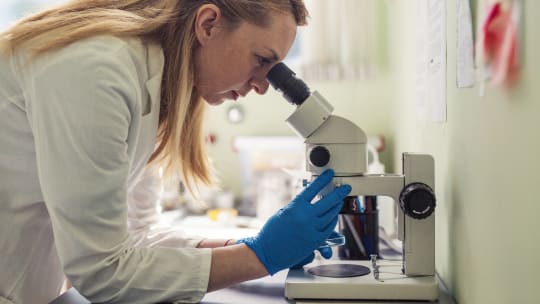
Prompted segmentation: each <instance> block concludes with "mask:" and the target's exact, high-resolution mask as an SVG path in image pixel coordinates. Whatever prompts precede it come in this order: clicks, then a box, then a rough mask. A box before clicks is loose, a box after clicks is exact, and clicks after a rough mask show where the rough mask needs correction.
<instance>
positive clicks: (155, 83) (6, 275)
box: [0, 0, 350, 303]
mask: <svg viewBox="0 0 540 304" xmlns="http://www.w3.org/2000/svg"><path fill="white" fill-rule="evenodd" d="M306 15H307V11H306V9H305V7H304V5H303V3H302V1H301V0H270V1H257V0H205V1H200V0H79V1H72V2H70V3H68V4H66V5H63V6H61V7H58V8H54V9H51V10H48V11H45V12H42V13H39V14H37V15H34V16H31V17H28V18H26V19H23V20H22V21H20V22H19V23H18V24H16V25H14V26H13V27H12V28H11V29H9V30H8V31H6V32H5V33H3V34H2V35H1V44H0V46H1V47H2V55H1V56H0V80H1V81H0V129H1V130H2V132H1V133H0V178H1V183H0V231H1V232H0V248H1V250H2V259H0V269H2V274H1V278H0V303H45V302H48V301H50V300H52V299H53V298H55V297H56V296H58V294H59V293H60V291H61V286H62V283H63V281H64V274H65V276H67V278H68V279H69V280H70V281H71V282H72V284H73V285H74V286H75V287H76V288H77V289H78V291H79V292H80V293H81V294H83V295H84V296H86V297H87V298H88V299H89V300H91V301H92V302H123V303H155V302H162V301H171V302H174V301H182V302H198V301H199V300H200V299H201V298H202V297H203V296H204V294H205V293H206V292H207V291H212V290H216V289H219V288H223V287H226V286H229V285H231V284H235V283H238V282H241V281H244V280H249V279H254V278H258V277H262V276H265V275H267V274H273V273H275V272H277V271H279V270H282V269H286V268H289V267H291V266H294V265H302V264H305V263H306V262H309V261H310V260H311V259H312V257H313V251H314V250H315V249H316V248H317V247H318V245H319V244H320V243H321V242H322V241H323V240H324V239H325V238H326V237H328V235H329V234H330V233H331V232H332V230H333V227H334V226H335V224H336V221H337V213H338V212H339V209H340V205H341V203H340V202H341V201H342V198H343V197H345V196H346V195H347V193H348V191H350V187H348V186H343V187H341V188H338V189H336V190H335V191H333V192H332V193H330V194H329V195H327V196H326V197H325V198H323V199H321V200H320V201H318V202H317V203H316V204H310V201H311V200H312V199H313V198H314V197H315V195H316V194H317V193H318V192H319V191H320V190H321V189H322V188H323V187H324V186H325V185H326V184H327V183H328V182H329V181H330V180H331V179H332V172H331V171H328V172H326V173H325V174H322V175H321V177H319V178H318V179H317V180H316V181H314V182H313V183H312V184H311V185H310V186H309V187H307V188H306V190H305V191H304V192H303V193H301V194H300V195H299V196H298V197H297V198H296V199H295V200H294V201H293V202H291V203H290V204H289V205H288V206H287V207H286V208H284V209H282V210H280V211H279V212H278V213H277V214H276V215H274V216H273V217H272V218H271V219H270V220H269V221H268V222H267V223H266V224H265V225H264V227H263V228H262V229H261V231H260V233H259V234H258V235H257V236H255V237H252V238H247V239H243V240H240V241H238V242H234V241H226V240H201V239H197V238H190V237H187V236H185V235H183V234H182V233H181V232H178V231H174V230H167V229H162V228H159V227H158V228H156V227H152V225H153V224H154V223H155V221H156V212H155V210H156V205H155V204H156V201H157V190H155V189H156V188H157V187H155V186H156V185H158V184H159V181H158V177H157V174H155V170H154V168H156V166H157V164H159V165H160V166H163V167H164V168H165V171H166V173H169V174H170V173H173V172H180V173H181V176H182V177H183V181H184V182H185V183H186V184H187V185H188V186H189V188H190V189H192V188H193V186H194V185H196V184H197V183H206V184H209V183H211V178H210V174H209V168H208V164H207V162H206V155H205V152H204V141H203V140H202V134H201V133H202V131H201V130H202V124H203V112H204V109H205V106H206V104H211V105H218V104H220V103H222V102H223V101H224V100H225V99H237V98H239V97H241V96H245V95H246V94H247V93H248V92H249V91H251V90H254V91H255V92H257V93H259V94H264V93H265V92H266V90H267V88H268V83H267V81H266V79H265V76H266V74H267V72H268V71H269V69H270V68H271V67H272V66H273V65H274V63H277V62H278V61H280V60H282V59H283V58H284V57H285V55H286V53H287V51H288V50H289V48H290V46H291V44H292V42H293V40H294V37H295V34H296V27H297V26H298V25H303V24H305V22H306ZM236 243H237V244H236ZM226 245H230V246H226Z"/></svg>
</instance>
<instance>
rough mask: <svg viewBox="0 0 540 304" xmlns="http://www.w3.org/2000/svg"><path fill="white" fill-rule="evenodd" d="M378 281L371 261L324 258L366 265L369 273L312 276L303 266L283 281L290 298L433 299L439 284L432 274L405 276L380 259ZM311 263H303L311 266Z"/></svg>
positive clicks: (392, 263)
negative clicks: (360, 274)
mask: <svg viewBox="0 0 540 304" xmlns="http://www.w3.org/2000/svg"><path fill="white" fill-rule="evenodd" d="M379 261H380V262H381V263H380V266H379V271H380V273H379V280H376V279H375V276H374V274H373V268H372V267H371V262H370V261H337V260H332V261H327V262H324V263H323V264H336V263H341V264H356V265H363V266H366V267H368V268H369V269H370V270H371V273H370V274H367V275H364V276H358V277H349V278H330V277H321V276H314V275H312V274H310V273H309V272H307V270H304V269H291V270H289V274H288V275H287V279H286V281H285V297H287V298H289V299H336V300H337V299H339V300H421V301H436V300H437V299H438V297H439V286H438V281H437V278H436V277H435V276H419V277H406V276H405V275H403V274H401V263H395V262H389V261H385V260H379ZM313 265H315V263H314V264H312V265H308V266H306V268H309V267H313Z"/></svg>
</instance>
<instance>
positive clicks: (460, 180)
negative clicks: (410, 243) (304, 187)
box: [386, 1, 540, 304]
mask: <svg viewBox="0 0 540 304" xmlns="http://www.w3.org/2000/svg"><path fill="white" fill-rule="evenodd" d="M415 2H416V1H387V2H386V4H387V9H388V21H389V33H390V36H389V41H388V44H389V50H390V58H391V59H390V64H389V66H390V68H391V74H392V75H393V80H394V82H393V83H394V86H395V92H396V94H395V95H394V96H393V97H392V98H391V99H392V103H393V106H392V111H393V119H392V120H391V124H392V127H391V129H392V133H393V134H394V138H395V150H394V151H395V153H394V161H395V162H396V163H399V162H400V154H399V152H400V151H422V152H426V153H430V154H432V155H433V156H434V157H435V165H436V193H437V196H438V206H437V211H436V216H437V224H436V238H437V242H436V247H437V248H436V266H437V270H438V272H439V274H440V275H441V276H442V278H443V280H444V281H445V283H446V284H447V285H448V287H449V289H450V290H451V292H452V293H453V294H454V296H455V298H456V299H457V301H458V302H459V303H460V304H484V303H490V304H496V303H501V304H502V303H531V304H532V303H540V292H539V291H538V290H537V288H538V286H539V285H540V277H539V276H538V273H539V271H540V259H539V256H540V254H539V253H540V237H539V233H540V220H538V217H539V216H540V199H539V197H538V194H539V190H538V189H539V188H540V178H539V177H538V174H539V172H540V161H539V157H540V135H539V132H540V122H539V117H538V116H539V115H540V81H539V78H538V77H539V76H540V71H539V68H540V59H539V58H538V54H540V34H538V32H537V30H536V28H538V26H539V25H540V19H536V18H540V1H526V3H525V4H526V7H525V14H524V16H523V17H524V21H523V22H524V25H525V31H524V41H523V44H522V46H523V47H524V52H523V54H524V58H523V69H522V72H521V80H520V82H519V84H518V86H517V87H515V88H514V89H512V90H508V89H504V88H499V87H494V86H492V85H491V84H486V91H485V96H483V97H479V88H478V84H477V85H476V86H475V87H474V88H470V89H457V88H456V85H455V84H456V68H455V66H456V3H455V2H456V1H447V9H448V12H447V35H448V39H447V41H448V42H447V54H448V59H447V77H448V78H447V111H448V120H447V122H446V123H431V122H426V121H423V120H420V119H417V118H416V113H415V79H414V77H411V75H414V70H415V43H416V42H415V26H416V20H415V15H416V8H415V5H414V4H415Z"/></svg>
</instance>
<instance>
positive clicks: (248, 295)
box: [50, 270, 456, 304]
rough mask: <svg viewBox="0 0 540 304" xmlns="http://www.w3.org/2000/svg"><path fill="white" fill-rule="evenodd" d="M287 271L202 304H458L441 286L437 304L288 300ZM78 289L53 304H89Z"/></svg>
mask: <svg viewBox="0 0 540 304" xmlns="http://www.w3.org/2000/svg"><path fill="white" fill-rule="evenodd" d="M286 277H287V270H284V271H281V272H278V273H276V274H275V275H274V276H267V277H264V278H261V279H257V280H252V281H247V282H244V283H240V284H238V285H235V286H232V287H229V288H225V289H221V290H217V291H214V292H210V293H208V294H206V295H205V297H204V298H203V300H202V301H201V304H354V303H357V304H385V303H389V304H400V303H403V304H426V303H439V304H456V302H455V301H454V299H453V298H452V296H451V295H450V294H449V293H448V292H447V290H446V288H444V286H443V285H442V284H441V285H440V288H439V300H438V301H437V302H415V301H404V302H401V301H391V302H386V301H354V300H346V301H344V300H341V301H340V300H309V301H308V300H296V301H293V300H288V299H286V298H285V297H284V296H283V295H284V292H285V278H286ZM88 303H90V302H88V300H86V299H85V298H83V297H82V296H81V295H80V294H79V293H78V292H77V291H76V290H75V289H73V288H72V289H70V290H68V292H66V293H64V294H63V295H61V296H60V297H58V298H57V299H56V300H54V301H53V302H51V303H50V304H88Z"/></svg>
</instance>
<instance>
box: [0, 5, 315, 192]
mask: <svg viewBox="0 0 540 304" xmlns="http://www.w3.org/2000/svg"><path fill="white" fill-rule="evenodd" d="M208 3H210V4H214V5H216V6H217V7H219V8H220V10H221V13H222V15H223V17H224V19H225V20H226V22H227V23H228V24H229V25H230V26H231V29H234V28H235V26H236V25H239V24H240V23H241V22H242V21H246V22H250V23H253V24H256V25H259V26H263V27H264V26H266V25H267V24H269V21H270V18H269V17H270V16H269V12H271V11H274V12H283V13H291V14H292V15H293V16H294V18H295V20H296V23H297V24H298V25H304V24H306V19H307V15H308V13H307V10H306V8H305V6H304V4H303V1H302V0H75V1H71V2H69V3H67V4H64V5H61V6H58V7H55V8H51V9H49V10H46V11H43V12H40V13H38V14H35V15H32V16H29V17H26V18H24V19H21V20H20V21H19V22H18V23H16V24H15V25H14V26H13V27H11V28H10V29H8V30H7V31H5V32H3V33H2V34H0V41H1V46H2V49H3V50H4V51H8V52H9V51H10V52H13V51H15V50H17V49H18V48H20V47H23V46H24V48H27V49H29V50H31V51H32V52H33V53H34V54H35V55H39V54H42V53H45V52H48V51H52V50H55V49H58V48H60V47H63V46H66V45H67V44H69V43H71V42H74V41H77V40H80V39H84V38H88V37H91V36H95V35H103V34H110V35H115V36H124V37H125V36H135V37H140V38H141V39H143V40H144V41H145V42H154V43H158V44H160V45H161V46H162V48H163V53H164V56H165V67H164V70H163V78H162V83H161V109H160V117H159V129H158V146H157V148H156V150H155V151H154V153H153V154H152V156H151V158H150V163H152V162H159V163H163V164H164V169H165V175H166V176H171V175H174V173H175V172H180V173H181V177H182V179H183V181H184V182H185V183H186V185H187V187H188V189H190V190H193V188H192V187H191V186H192V185H193V184H197V183H199V182H202V183H203V184H207V185H209V184H211V183H212V176H211V173H210V166H209V164H208V160H207V157H206V151H205V141H204V136H203V122H204V119H203V118H204V113H205V108H206V103H205V102H202V101H201V98H200V96H199V95H198V94H197V92H196V91H195V90H194V89H193V86H194V78H195V77H194V66H193V62H194V60H193V53H194V50H195V49H196V47H197V39H196V36H195V30H194V26H195V17H196V14H197V10H198V8H199V7H200V6H201V5H203V4H208Z"/></svg>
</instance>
